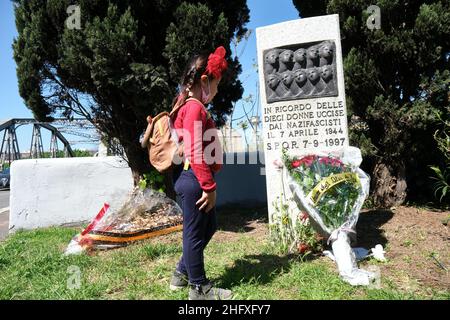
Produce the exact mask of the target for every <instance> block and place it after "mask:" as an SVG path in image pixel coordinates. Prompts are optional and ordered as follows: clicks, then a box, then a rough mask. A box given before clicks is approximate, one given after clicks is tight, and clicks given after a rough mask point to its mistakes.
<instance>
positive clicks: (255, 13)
mask: <svg viewBox="0 0 450 320" xmlns="http://www.w3.org/2000/svg"><path fill="white" fill-rule="evenodd" d="M247 5H248V7H249V8H250V22H249V23H248V24H247V28H248V29H250V30H252V33H251V36H250V37H249V39H248V41H247V43H246V44H245V47H244V44H243V43H242V44H240V46H239V47H238V50H237V51H238V53H239V54H240V53H241V52H242V55H240V61H241V64H242V67H243V72H242V74H241V76H240V79H241V81H242V82H243V85H244V89H245V91H244V95H243V97H247V96H249V95H250V94H251V95H252V96H253V97H255V98H256V97H257V96H258V95H259V93H258V92H256V82H257V81H258V78H257V73H256V70H255V68H254V67H253V64H254V63H256V33H255V29H256V28H258V27H261V26H265V25H270V24H274V23H279V22H283V21H288V20H293V19H298V12H297V10H296V9H295V7H294V5H293V4H292V0H248V1H247ZM16 36H17V31H16V25H15V20H14V10H13V5H12V2H11V1H9V0H0V120H5V119H9V118H32V117H33V116H32V113H31V111H30V110H28V109H27V108H26V107H25V105H24V103H23V100H22V98H21V97H20V95H19V91H18V86H17V76H16V64H15V61H14V59H13V50H12V47H11V46H12V41H13V39H14V38H15V37H16ZM243 104H244V103H243V101H239V102H238V103H237V106H236V111H235V113H234V116H233V118H234V119H237V118H241V117H243V116H244V112H243ZM247 109H249V108H248V107H247ZM248 111H250V110H247V112H248ZM256 112H257V110H256V108H255V110H253V115H255V114H256ZM233 125H234V126H236V125H237V122H235V123H234V124H233ZM45 131H46V130H43V142H44V149H45V150H47V149H48V148H49V145H50V143H49V135H48V134H46V132H45ZM17 134H18V138H19V148H20V150H21V152H25V151H27V150H29V145H30V143H31V126H25V127H21V128H19V129H18V130H17ZM2 138H3V136H1V137H0V139H2ZM69 140H70V139H69ZM72 140H73V139H72ZM75 147H79V148H82V147H88V148H89V146H84V145H80V146H75ZM90 149H95V146H93V147H90Z"/></svg>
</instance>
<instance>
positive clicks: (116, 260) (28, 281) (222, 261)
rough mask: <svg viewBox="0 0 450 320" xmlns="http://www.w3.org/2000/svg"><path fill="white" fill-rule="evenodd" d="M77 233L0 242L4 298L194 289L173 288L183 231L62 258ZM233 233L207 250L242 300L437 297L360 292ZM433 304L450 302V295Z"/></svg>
mask: <svg viewBox="0 0 450 320" xmlns="http://www.w3.org/2000/svg"><path fill="white" fill-rule="evenodd" d="M77 231H78V230H77V229H69V228H49V229H41V230H35V231H28V232H18V233H16V234H14V235H13V236H10V237H9V238H8V239H7V240H5V241H4V242H2V243H0V299H187V297H188V290H187V289H186V290H182V291H179V292H172V291H170V290H169V289H168V285H169V280H170V276H171V273H172V271H173V268H174V266H175V263H176V261H177V260H178V258H179V256H180V254H181V233H180V232H177V233H174V234H171V235H167V236H165V237H164V241H162V240H161V238H160V239H151V240H147V241H143V242H140V243H138V244H135V245H131V246H129V247H127V248H122V249H116V250H110V251H106V252H100V253H95V254H94V255H91V256H89V255H86V254H83V255H80V256H69V257H64V256H62V253H63V251H64V249H65V247H66V245H67V244H68V242H69V241H70V239H71V238H72V236H73V235H74V234H76V233H77ZM226 235H227V236H225V237H224V236H222V237H221V236H218V237H215V238H214V239H213V240H212V242H211V243H210V245H209V246H208V248H207V250H206V253H205V257H206V269H207V274H208V276H209V277H210V278H211V279H212V280H214V281H215V282H216V283H217V284H219V285H221V286H223V287H226V288H230V289H232V290H233V291H234V292H235V293H236V298H237V299H422V298H427V299H428V298H430V296H427V297H425V296H417V295H413V294H409V293H407V292H406V293H405V292H400V291H399V290H397V289H396V288H395V287H394V286H393V285H392V283H391V282H390V281H389V280H388V279H383V280H382V281H383V282H382V289H378V290H377V289H368V288H361V287H358V288H355V287H352V286H350V285H347V284H346V283H344V282H343V281H341V280H340V279H339V276H338V275H337V273H336V268H335V266H334V265H333V263H332V262H328V260H326V259H323V258H322V259H308V260H307V261H306V260H305V261H301V259H300V258H299V257H298V256H283V255H279V254H277V253H276V252H275V249H273V248H272V247H271V246H269V245H268V243H267V242H266V240H264V239H265V238H266V237H261V236H259V237H256V236H255V235H254V234H251V233H248V232H246V231H245V230H237V231H236V232H227V233H226ZM167 240H170V241H167ZM73 267H75V268H78V270H80V273H81V285H80V286H79V288H74V289H70V288H69V287H68V283H69V284H71V283H73V282H71V279H72V278H73V275H74V274H73V273H72V272H73V271H71V270H73V269H71V268H73ZM75 270H76V269H75ZM433 298H438V299H449V295H448V293H441V294H435V295H434V297H433Z"/></svg>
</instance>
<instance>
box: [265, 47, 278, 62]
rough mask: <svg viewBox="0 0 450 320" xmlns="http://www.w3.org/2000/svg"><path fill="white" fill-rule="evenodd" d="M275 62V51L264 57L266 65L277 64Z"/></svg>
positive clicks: (276, 56)
mask: <svg viewBox="0 0 450 320" xmlns="http://www.w3.org/2000/svg"><path fill="white" fill-rule="evenodd" d="M277 60H278V53H277V52H276V50H272V51H269V52H268V53H267V54H266V57H265V61H266V63H268V64H275V63H276V62H277Z"/></svg>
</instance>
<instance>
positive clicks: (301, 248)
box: [298, 243, 310, 253]
mask: <svg viewBox="0 0 450 320" xmlns="http://www.w3.org/2000/svg"><path fill="white" fill-rule="evenodd" d="M309 250H310V248H309V246H308V245H307V244H306V243H300V244H299V245H298V252H300V253H305V252H307V251H309Z"/></svg>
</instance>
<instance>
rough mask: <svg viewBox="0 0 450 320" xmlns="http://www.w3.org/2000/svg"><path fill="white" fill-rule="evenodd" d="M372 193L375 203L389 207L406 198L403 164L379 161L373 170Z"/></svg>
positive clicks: (401, 202) (399, 203)
mask: <svg viewBox="0 0 450 320" xmlns="http://www.w3.org/2000/svg"><path fill="white" fill-rule="evenodd" d="M372 182H373V183H372V186H373V195H374V202H375V205H377V206H379V207H382V208H390V207H393V206H398V205H401V204H403V203H404V202H405V200H406V188H407V184H406V177H405V165H404V163H400V164H399V165H398V166H395V167H394V166H392V165H390V164H386V163H384V162H382V161H379V162H378V163H377V164H376V165H375V168H374V171H373V179H372Z"/></svg>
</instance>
